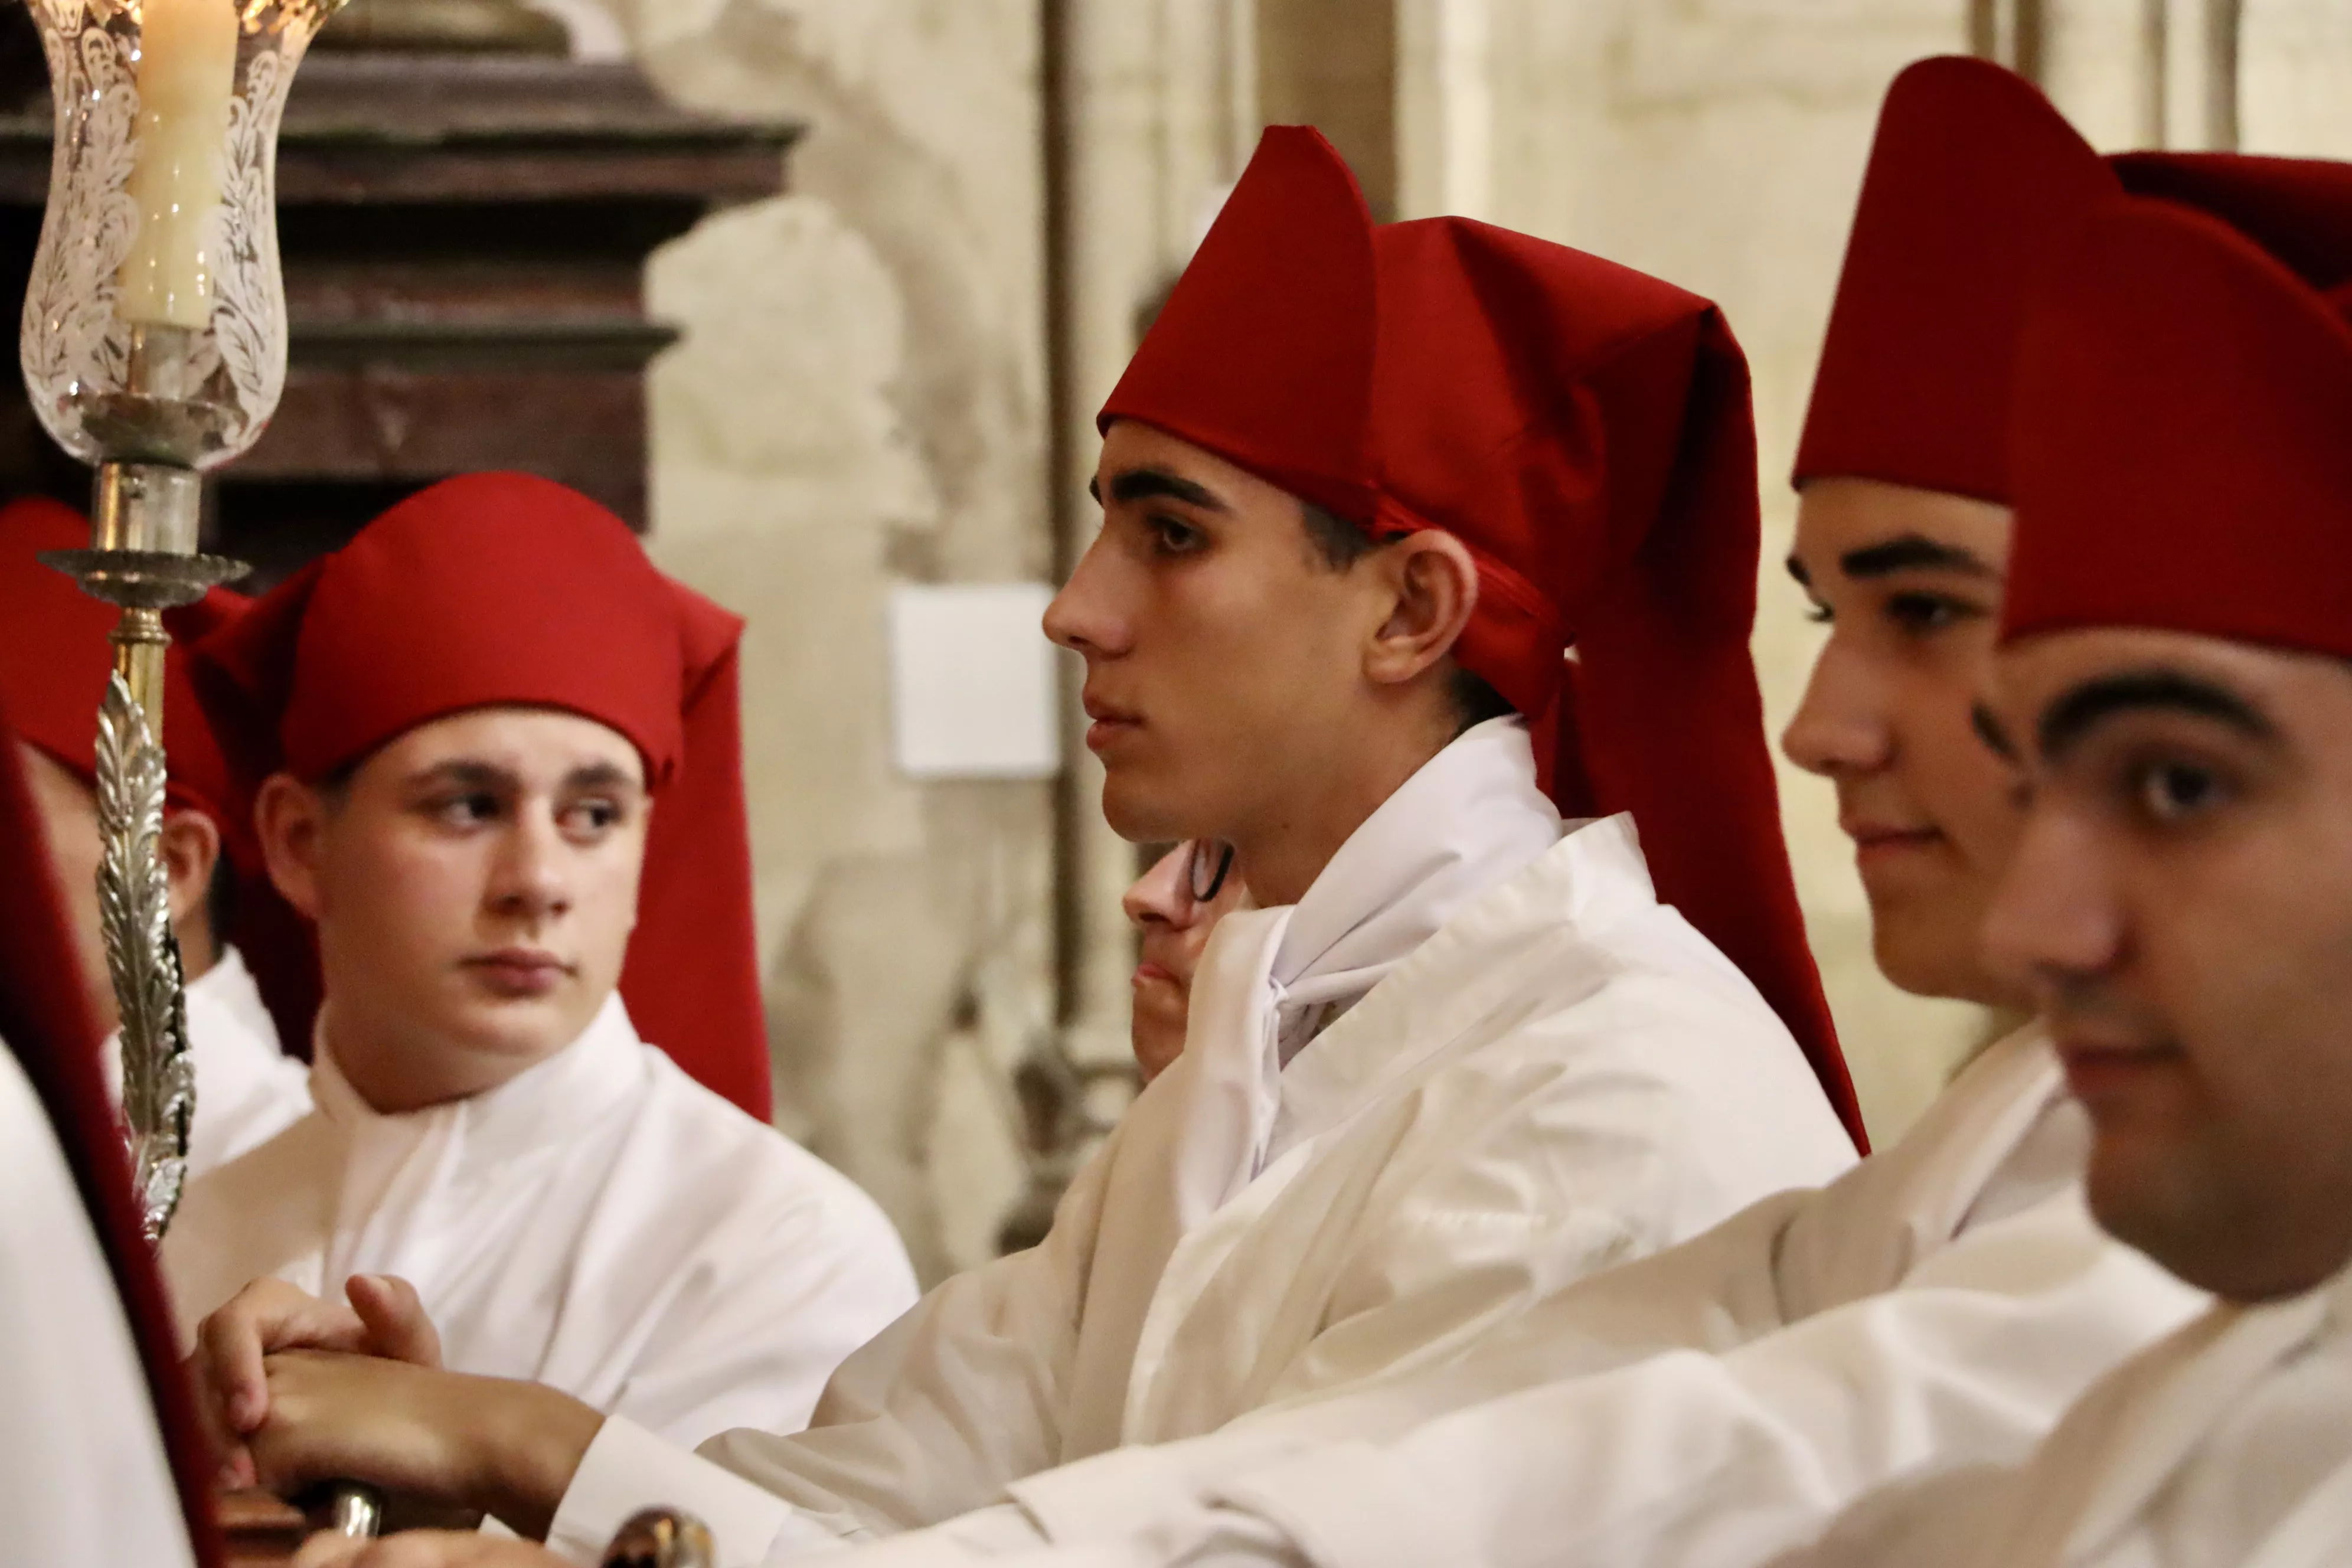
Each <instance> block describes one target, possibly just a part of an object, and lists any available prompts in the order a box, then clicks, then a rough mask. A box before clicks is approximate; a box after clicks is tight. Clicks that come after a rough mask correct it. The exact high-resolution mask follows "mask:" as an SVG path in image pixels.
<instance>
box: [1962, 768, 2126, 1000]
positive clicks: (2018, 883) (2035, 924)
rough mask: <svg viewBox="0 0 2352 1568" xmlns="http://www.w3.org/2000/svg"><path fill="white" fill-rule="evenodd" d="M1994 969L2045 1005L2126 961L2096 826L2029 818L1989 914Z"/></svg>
mask: <svg viewBox="0 0 2352 1568" xmlns="http://www.w3.org/2000/svg"><path fill="white" fill-rule="evenodd" d="M1983 945H1984V957H1985V963H1986V966H1987V967H1988V968H1989V969H1990V970H1991V971H1992V972H1993V973H1995V974H1996V975H1998V976H1999V977H2000V979H2002V980H2004V981H2006V982H2007V983H2009V984H2011V985H2014V986H2017V987H2018V988H2020V989H2021V990H2022V991H2027V992H2030V993H2031V994H2032V995H2033V996H2034V997H2036V998H2037V1000H2039V1001H2040V1002H2042V1004H2043V1005H2047V1004H2048V1003H2049V1002H2050V1001H2052V1000H2053V998H2055V997H2057V996H2061V995H2063V994H2065V992H2067V991H2068V990H2070V989H2072V988H2073V987H2074V985H2075V984H2078V983H2079V982H2081V981H2083V980H2085V979H2088V978H2091V977H2094V976H2096V975H2099V974H2102V973H2106V972H2107V971H2110V970H2112V969H2114V968H2115V967H2116V965H2117V964H2118V963H2121V962H2122V960H2123V958H2124V957H2125V955H2126V921H2125V920H2124V917H2123V911H2122V908H2121V902H2120V900H2118V899H2117V897H2116V889H2115V886H2114V882H2113V880H2112V879H2110V878H2109V877H2108V876H2107V875H2106V874H2105V868H2104V867H2103V866H2102V865H2101V863H2100V857H2099V853H2098V845H2097V839H2096V837H2095V834H2094V832H2093V830H2092V829H2090V828H2089V827H2088V826H2084V825H2083V824H2080V823H2076V822H2074V821H2072V820H2070V819H2068V818H2067V817H2066V816H2063V815H2059V814H2056V813H2053V812H2050V811H2047V810H2045V809H2036V810H2034V811H2032V812H2031V813H2029V815H2028V816H2027V817H2026V820H2025V825H2024V827H2023V829H2022V830H2021V832H2020V833H2019V835H2018V837H2017V842H2016V847H2015V848H2014V849H2013V850H2012V851H2011V856H2010V860H2009V865H2008V867H2007V868H2005V869H2004V870H2003V872H2002V874H2001V879H2000V885H1999V886H1998V887H1997V888H1996V889H1994V891H1993V896H1992V901H1991V903H1990V905H1989V906H1988V908H1987V909H1986V911H1985V923H1984V933H1983Z"/></svg>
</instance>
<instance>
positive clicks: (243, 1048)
mask: <svg viewBox="0 0 2352 1568" xmlns="http://www.w3.org/2000/svg"><path fill="white" fill-rule="evenodd" d="M187 996H188V1055H189V1057H190V1058H192V1059H193V1060H194V1065H195V1072H196V1114H195V1120H194V1123H193V1125H192V1127H191V1128H190V1131H189V1135H188V1177H189V1179H190V1180H192V1181H193V1180H194V1178H196V1177H198V1176H201V1175H203V1174H204V1173H205V1172H207V1171H211V1170H217V1169H218V1168H219V1167H221V1166H223V1165H226V1164H227V1163H229V1162H230V1161H231V1160H234V1159H236V1157H237V1156H238V1155H240V1154H242V1153H244V1152H246V1151H247V1150H248V1149H257V1148H259V1147H260V1146H261V1145H262V1144H264V1143H267V1142H269V1140H271V1139H272V1138H275V1137H277V1136H278V1134H279V1133H280V1132H283V1131H286V1129H288V1128H289V1127H291V1126H293V1125H294V1124H295V1123H296V1122H297V1121H301V1120H302V1118H303V1117H305V1116H308V1115H309V1114H310V1068H309V1067H307V1066H305V1065H304V1064H303V1063H301V1062H299V1061H298V1060H296V1059H295V1058H292V1057H289V1056H288V1055H287V1054H286V1053H285V1052H284V1051H282V1050H280V1049H279V1048H278V1026H277V1025H276V1024H275V1023H273V1022H271V1020H270V1016H269V1009H268V1007H266V1006H264V1005H262V1001H261V992H260V990H259V988H258V987H257V986H256V985H255V984H254V983H253V972H252V971H251V970H249V969H247V967H246V966H245V958H244V956H243V955H242V954H241V953H239V952H237V951H236V949H235V948H233V947H228V948H223V949H222V950H221V956H220V961H219V962H218V963H215V964H214V965H213V966H212V967H211V968H210V969H208V970H206V971H205V973H203V974H202V975H201V976H199V977H198V978H196V979H194V980H192V981H190V982H189V983H188V989H187ZM105 1068H106V1087H107V1092H108V1093H110V1094H111V1095H113V1096H115V1097H116V1100H117V1102H118V1103H119V1102H120V1100H121V1094H122V1037H121V1035H119V1034H116V1035H109V1036H108V1037H106V1061H105Z"/></svg>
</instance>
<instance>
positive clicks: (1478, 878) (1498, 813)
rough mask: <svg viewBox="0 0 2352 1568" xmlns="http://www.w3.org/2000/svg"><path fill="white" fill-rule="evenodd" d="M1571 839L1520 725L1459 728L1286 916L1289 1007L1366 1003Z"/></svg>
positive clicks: (1279, 957)
mask: <svg viewBox="0 0 2352 1568" xmlns="http://www.w3.org/2000/svg"><path fill="white" fill-rule="evenodd" d="M1567 830H1568V828H1567V825H1565V824H1563V823H1562V822H1561V820H1560V816H1559V811H1558V810H1557V809H1556V808H1554V806H1553V805H1552V803H1551V801H1550V800H1549V798H1548V797H1547V796H1546V795H1544V793H1543V791H1541V790H1540V789H1538V788H1537V787H1536V758H1535V747H1534V744H1533V742H1531V741H1530V740H1529V738H1528V727H1527V725H1526V723H1525V722H1524V721H1521V720H1519V719H1518V718H1517V717H1511V718H1503V719H1490V720H1488V721H1486V722H1485V723H1483V724H1479V725H1475V726H1474V727H1473V728H1471V729H1469V730H1467V731H1465V732H1464V733H1462V734H1461V735H1459V736H1457V737H1456V738H1455V739H1454V742H1453V743H1452V744H1450V745H1448V746H1447V747H1446V748H1445V749H1444V751H1442V752H1438V753H1437V755H1435V756H1434V757H1432V758H1431V759H1430V760H1429V761H1428V762H1426V763H1423V764H1422V767H1421V769H1420V771H1419V772H1417V773H1414V774H1413V775H1412V777H1411V778H1409V779H1407V780H1406V781H1405V782H1404V784H1402V785H1401V786H1400V787H1399V788H1398V790H1397V791H1396V793H1395V794H1394V795H1390V796H1389V798H1388V799H1386V800H1385V801H1382V802H1381V805H1380V807H1379V809H1378V810H1376V811H1374V812H1373V813H1372V814H1371V816H1368V817H1366V818H1365V819H1364V821H1363V824H1362V826H1359V827H1358V828H1357V829H1356V831H1355V832H1354V833H1352V834H1350V835H1349V837H1348V841H1347V842H1346V843H1344V844H1342V845H1340V846H1339V853H1338V854H1336V855H1334V856H1332V857H1331V859H1330V862H1329V863H1328V865H1326V866H1325V867H1324V868H1323V870H1322V872H1321V873H1320V874H1319V875H1318V876H1317V877H1316V879H1315V881H1314V883H1313V884H1312V885H1311V886H1310V887H1308V888H1307V892H1306V895H1305V896H1304V897H1303V898H1301V899H1300V900H1298V903H1297V906H1296V907H1295V908H1294V909H1293V910H1292V911H1291V916H1290V923H1289V926H1288V928H1287V929H1286V931H1284V932H1283V937H1282V943H1281V946H1280V947H1278V948H1277V949H1276V952H1275V957H1274V974H1273V979H1274V983H1275V984H1276V986H1278V987H1280V989H1281V991H1282V993H1283V997H1284V1001H1285V1003H1286V1005H1294V1006H1297V1005H1312V1004H1314V1003H1316V1002H1319V1001H1324V1000H1329V999H1334V998H1339V997H1351V996H1360V995H1361V994H1363V993H1365V992H1366V991H1369V990H1370V988H1371V987H1372V985H1373V984H1375V983H1376V982H1377V981H1378V980H1379V979H1380V977H1381V975H1382V974H1384V973H1387V972H1388V971H1389V970H1390V969H1391V968H1393V967H1395V965H1396V964H1397V963H1399V962H1400V961H1401V960H1402V959H1403V958H1404V957H1405V956H1406V955H1407V954H1409V953H1411V952H1412V951H1413V950H1414V949H1416V948H1418V947H1419V946H1421V944H1422V943H1423V942H1427V941H1428V940H1429V939H1430V938H1431V937H1433V936H1434V935H1436V934H1437V932H1438V931H1440V930H1441V929H1442V928H1443V927H1444V925H1445V923H1446V922H1447V921H1450V920H1452V919H1453V918H1454V915H1456V914H1457V913H1459V912H1460V911H1461V910H1463V909H1464V908H1465V907H1466V906H1468V905H1469V904H1471V903H1473V902H1475V900H1477V899H1478V897H1479V896H1480V895H1481V894H1483V893H1485V892H1486V891H1487V890H1488V889H1492V888H1495V887H1498V886H1500V885H1501V884H1502V883H1504V882H1507V881H1508V880H1510V879H1511V878H1513V877H1514V876H1516V875H1517V874H1518V873H1519V872H1520V871H1522V870H1524V869H1526V868H1528V867H1529V866H1531V865H1533V864H1534V863H1535V862H1536V861H1538V859H1541V858H1543V856H1544V854H1545V853H1546V852H1547V851H1549V849H1550V848H1551V847H1552V846H1553V845H1555V844H1557V843H1559V840H1560V836H1561V835H1562V834H1563V833H1564V832H1566V831H1567Z"/></svg>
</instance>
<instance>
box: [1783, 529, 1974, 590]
mask: <svg viewBox="0 0 2352 1568" xmlns="http://www.w3.org/2000/svg"><path fill="white" fill-rule="evenodd" d="M1838 569H1839V570H1840V571H1842V572H1843V573H1844V574H1846V575H1847V576H1849V577H1856V578H1865V579H1867V578H1874V577H1892V576H1893V575H1895V574H1896V573H1897V572H1922V571H1926V572H1962V573H1966V574H1968V575H1969V576H1971V577H1990V578H1992V579H1993V580H1995V581H1999V580H2000V573H1999V572H1998V571H1996V570H1994V569H1993V567H1992V565H1991V563H1989V562H1987V561H1986V560H1985V559H1984V557H1982V556H1980V555H1979V554H1978V553H1977V552H1974V551H1972V550H1964V549H1962V548H1961V547H1960V546H1959V545H1957V544H1947V543H1945V542H1943V541H1941V540H1937V539H1929V538H1928V537H1927V535H1925V534H1921V533H1906V534H1903V535H1901V536H1899V537H1897V538H1895V539H1890V540H1887V541H1886V542H1884V543H1881V544H1865V545H1864V546H1863V547H1862V548H1861V549H1859V550H1849V551H1847V552H1845V553H1844V554H1843V555H1842V556H1840V557H1838ZM1800 581H1802V579H1800Z"/></svg>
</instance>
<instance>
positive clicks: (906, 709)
mask: <svg viewBox="0 0 2352 1568" xmlns="http://www.w3.org/2000/svg"><path fill="white" fill-rule="evenodd" d="M1052 598H1053V590H1052V589H1051V588H1048V587H1046V586H1045V584H1042V583H977V584H951V585H948V586H942V587H930V586H916V585H911V584H910V585H907V586H902V587H898V588H893V589H892V590H891V591H890V603H889V616H890V691H891V701H892V706H893V712H892V715H891V720H892V734H893V737H894V743H895V749H896V752H897V761H898V769H899V771H900V772H901V773H905V774H906V775H907V776H908V778H913V779H1034V778H1050V777H1052V776H1053V775H1054V774H1055V773H1059V772H1060V771H1061V767H1062V744H1061V724H1060V720H1059V711H1058V710H1059V704H1058V702H1057V700H1056V693H1055V657H1056V656H1055V650H1054V646H1053V644H1051V643H1049V642H1047V641H1046V640H1045V632H1044V630H1043V629H1042V628H1041V626H1040V625H1039V623H1040V621H1041V620H1042V618H1043V617H1044V616H1045V605H1047V604H1048V603H1049V602H1050V601H1051V600H1052Z"/></svg>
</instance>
